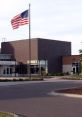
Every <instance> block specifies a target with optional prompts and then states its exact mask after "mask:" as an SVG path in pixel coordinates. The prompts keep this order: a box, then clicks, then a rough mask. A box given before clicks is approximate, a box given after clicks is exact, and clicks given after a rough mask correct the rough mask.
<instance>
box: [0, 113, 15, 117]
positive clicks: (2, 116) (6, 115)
mask: <svg viewBox="0 0 82 117" xmlns="http://www.w3.org/2000/svg"><path fill="white" fill-rule="evenodd" d="M0 117H14V115H13V114H9V113H4V112H0Z"/></svg>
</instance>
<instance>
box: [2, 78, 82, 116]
mask: <svg viewBox="0 0 82 117" xmlns="http://www.w3.org/2000/svg"><path fill="white" fill-rule="evenodd" d="M81 86H82V81H74V80H73V81H69V80H60V79H58V80H57V79H51V80H45V81H41V82H39V81H38V82H35V81H33V82H32V81H31V82H29V81H28V82H10V83H8V82H5V83H0V110H1V111H9V112H14V113H17V114H22V115H25V116H26V117H81V115H82V99H78V98H69V97H63V96H53V95H49V93H50V92H52V91H55V90H56V89H61V88H71V87H81Z"/></svg>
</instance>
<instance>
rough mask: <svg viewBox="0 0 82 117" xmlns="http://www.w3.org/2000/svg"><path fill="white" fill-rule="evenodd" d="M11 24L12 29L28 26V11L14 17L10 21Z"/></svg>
mask: <svg viewBox="0 0 82 117" xmlns="http://www.w3.org/2000/svg"><path fill="white" fill-rule="evenodd" d="M11 24H12V27H13V29H17V28H19V26H22V25H25V24H29V18H28V10H26V11H24V12H22V13H20V14H18V15H16V16H15V17H13V19H12V20H11Z"/></svg>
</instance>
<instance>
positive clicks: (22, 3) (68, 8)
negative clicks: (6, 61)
mask: <svg viewBox="0 0 82 117" xmlns="http://www.w3.org/2000/svg"><path fill="white" fill-rule="evenodd" d="M29 3H31V37H32V38H35V37H40V38H48V39H55V40H62V41H71V42H72V54H79V52H78V50H79V49H80V48H82V43H81V42H82V0H3V1H0V43H1V42H2V41H4V38H5V41H12V40H20V39H26V38H28V25H24V26H21V27H20V28H19V29H16V30H13V29H12V26H11V23H10V21H11V19H12V18H13V17H14V16H15V15H17V14H19V13H21V12H22V11H24V10H26V9H28V4H29Z"/></svg>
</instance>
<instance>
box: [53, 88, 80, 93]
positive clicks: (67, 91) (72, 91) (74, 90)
mask: <svg viewBox="0 0 82 117" xmlns="http://www.w3.org/2000/svg"><path fill="white" fill-rule="evenodd" d="M55 92H57V93H68V94H79V95H82V87H79V88H71V89H63V90H56V91H55Z"/></svg>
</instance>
